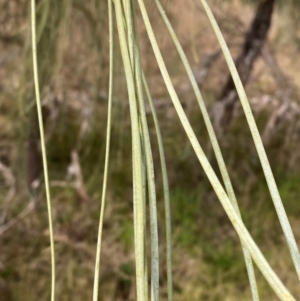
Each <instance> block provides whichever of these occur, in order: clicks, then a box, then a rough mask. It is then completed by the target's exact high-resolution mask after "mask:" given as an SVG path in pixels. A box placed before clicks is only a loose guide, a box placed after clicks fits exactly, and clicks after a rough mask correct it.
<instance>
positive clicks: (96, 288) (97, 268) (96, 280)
mask: <svg viewBox="0 0 300 301" xmlns="http://www.w3.org/2000/svg"><path fill="white" fill-rule="evenodd" d="M108 22H109V88H108V109H107V126H106V148H105V163H104V174H103V184H102V185H103V186H102V197H101V209H100V219H99V229H98V240H97V251H96V263H95V276H94V291H93V301H97V300H98V294H99V293H98V291H99V278H100V259H101V244H102V230H103V221H104V209H105V199H106V189H107V178H108V166H109V152H110V137H111V111H112V93H113V64H114V63H113V62H114V52H113V48H114V42H113V15H112V1H111V0H108Z"/></svg>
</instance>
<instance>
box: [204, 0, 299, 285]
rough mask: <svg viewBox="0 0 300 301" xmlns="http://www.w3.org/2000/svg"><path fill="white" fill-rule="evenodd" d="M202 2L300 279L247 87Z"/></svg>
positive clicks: (295, 250) (291, 238) (295, 251)
mask: <svg viewBox="0 0 300 301" xmlns="http://www.w3.org/2000/svg"><path fill="white" fill-rule="evenodd" d="M201 2H202V5H203V7H204V9H205V11H206V14H207V16H208V18H209V20H210V23H211V25H212V27H213V29H214V31H215V34H216V36H217V38H218V41H219V43H220V46H221V48H222V51H223V53H224V56H225V59H226V62H227V65H228V67H229V70H230V73H231V75H232V78H233V81H234V84H235V86H236V89H237V92H238V95H239V97H240V100H241V104H242V107H243V109H244V112H245V115H246V118H247V122H248V125H249V128H250V131H251V134H252V137H253V140H254V144H255V147H256V150H257V153H258V156H259V159H260V162H261V165H262V168H263V171H264V174H265V178H266V181H267V184H268V187H269V190H270V193H271V196H272V200H273V203H274V206H275V209H276V212H277V215H278V218H279V221H280V224H281V227H282V229H283V232H284V235H285V237H286V240H287V244H288V247H289V251H290V253H291V256H292V259H293V263H294V266H295V268H296V272H297V275H298V278H299V280H300V253H299V249H298V246H297V243H296V240H295V237H294V234H293V231H292V228H291V225H290V223H289V220H288V218H287V215H286V212H285V209H284V206H283V204H282V201H281V197H280V195H279V192H278V188H277V185H276V183H275V179H274V176H273V173H272V170H271V166H270V163H269V160H268V157H267V154H266V151H265V149H264V146H263V143H262V140H261V137H260V134H259V131H258V128H257V125H256V122H255V119H254V117H253V114H252V111H251V107H250V104H249V101H248V98H247V95H246V92H245V89H244V87H243V84H242V82H241V80H240V77H239V75H238V72H237V70H236V67H235V65H234V62H233V59H232V57H231V55H230V52H229V49H228V46H227V45H226V42H225V39H224V37H223V36H222V33H221V31H220V28H219V26H218V24H217V22H216V19H215V18H214V16H213V14H212V11H211V10H210V8H209V6H208V4H207V2H206V0H201Z"/></svg>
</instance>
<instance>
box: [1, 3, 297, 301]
mask: <svg viewBox="0 0 300 301" xmlns="http://www.w3.org/2000/svg"><path fill="white" fill-rule="evenodd" d="M163 4H164V7H165V10H166V12H167V14H168V16H169V17H170V20H171V22H172V24H173V25H174V28H175V30H176V32H177V33H178V36H179V38H180V41H181V43H182V45H183V47H184V50H185V52H186V54H187V56H188V58H189V61H190V63H191V64H192V66H193V70H194V73H195V75H196V78H197V81H198V85H199V86H200V88H201V90H202V92H203V95H204V97H205V101H206V103H207V105H208V106H209V110H210V112H211V115H212V116H213V117H214V120H215V126H216V129H217V131H218V132H219V136H220V137H219V138H220V143H221V146H222V150H223V152H224V157H225V161H226V162H227V164H228V169H229V172H230V176H231V177H232V180H233V184H234V188H235V190H236V193H237V197H238V201H239V203H240V204H241V212H242V216H243V219H244V220H245V224H246V225H247V226H248V228H249V231H250V232H251V234H252V235H253V237H254V239H255V240H256V241H257V243H258V245H259V246H260V247H261V249H262V250H263V251H264V253H265V255H266V257H267V258H268V259H269V260H270V262H271V264H272V266H273V267H274V269H275V271H276V272H277V273H278V274H279V276H280V278H281V279H282V280H283V282H284V283H285V284H286V286H287V287H288V288H289V289H290V290H291V292H292V293H293V294H294V295H295V296H296V297H297V296H300V290H299V285H298V284H297V283H298V282H297V279H296V276H295V275H294V274H291V271H293V267H292V262H291V259H290V257H289V253H288V250H287V248H286V247H285V243H284V238H283V235H282V234H281V230H280V226H279V223H278V221H277V217H276V214H275V212H274V208H273V204H272V202H271V199H270V196H269V193H268V190H267V187H266V184H265V180H264V178H263V174H262V170H261V167H260V164H259V160H258V158H257V155H256V152H255V149H254V145H253V143H252V139H251V136H250V133H249V131H248V130H247V126H245V124H246V123H245V119H244V116H243V113H242V110H241V108H240V106H239V104H238V101H234V102H233V103H234V104H233V105H232V107H231V110H232V111H231V114H230V116H229V118H225V119H224V118H223V122H219V121H220V112H222V110H221V109H220V108H222V106H223V105H220V104H221V103H222V101H223V100H224V97H225V96H224V91H225V90H226V86H228V82H230V76H229V72H228V70H227V67H226V63H225V60H224V58H223V57H222V56H221V53H220V49H219V46H218V43H217V40H216V38H215V36H214V34H213V32H212V29H211V27H210V25H209V23H208V21H207V19H206V16H205V13H204V11H203V8H202V6H201V4H200V1H196V0H188V1H179V0H173V1H167V0H166V1H164V3H163ZM211 5H212V9H213V12H214V14H215V15H216V18H217V20H218V22H219V24H220V26H221V29H222V32H223V34H224V36H225V38H226V41H227V43H228V44H229V46H230V50H231V52H232V54H233V57H234V58H235V59H236V61H237V62H242V63H240V64H241V66H242V68H241V70H242V69H243V68H244V67H243V66H244V65H243V58H245V55H244V56H243V54H245V53H246V54H248V53H249V52H247V51H246V52H245V49H246V48H247V47H249V45H250V46H251V45H252V44H255V43H252V44H251V37H253V35H252V34H253V32H254V29H255V28H257V27H255V26H254V25H253V24H256V25H257V23H255V20H258V21H259V20H260V19H259V18H258V16H259V9H260V8H261V7H262V6H263V7H266V6H268V8H269V12H270V13H269V20H268V22H269V23H270V24H269V26H267V27H265V34H264V35H263V39H262V40H261V44H260V48H259V49H256V52H257V53H256V54H255V56H254V57H253V58H252V63H251V66H249V65H248V67H249V69H247V70H246V72H247V73H248V75H247V78H246V80H245V82H244V83H245V85H246V90H247V93H248V95H249V98H250V101H251V106H252V108H253V110H254V112H255V117H256V120H257V122H258V125H259V129H260V131H261V134H262V137H263V141H264V144H265V146H266V149H267V154H268V156H269V158H270V161H271V166H272V167H273V170H274V173H275V177H276V180H277V183H278V187H279V190H280V193H281V195H282V199H283V201H284V205H285V207H286V210H287V213H288V216H289V217H290V221H291V224H292V226H293V229H294V232H295V236H296V239H297V240H298V241H299V240H300V230H299V229H300V222H299V219H298V218H297V217H298V216H299V212H300V207H299V202H298V200H297V196H298V195H299V192H300V186H299V181H300V175H299V167H300V161H299V160H300V158H299V154H300V152H299V149H300V120H299V115H300V104H299V87H300V77H299V76H298V72H299V69H300V60H299V53H300V30H299V29H298V26H296V24H298V23H297V22H298V20H299V15H298V12H299V11H300V10H299V9H297V6H299V1H296V0H295V1H275V0H264V1H238V0H231V1H217V0H216V1H211ZM147 7H148V9H149V13H150V16H151V20H152V21H153V26H154V30H155V32H156V35H157V39H158V41H159V45H160V47H161V50H162V53H163V55H164V58H165V61H166V63H167V66H168V68H169V70H170V74H171V76H172V80H173V82H174V84H175V87H176V89H177V91H178V93H179V95H180V97H181V102H182V104H183V106H184V109H185V110H186V112H187V114H188V116H189V118H190V120H191V122H192V124H193V126H194V129H195V131H196V133H197V136H198V137H199V141H200V142H201V144H202V145H203V147H204V150H205V151H206V154H207V155H208V157H209V158H210V161H211V163H212V165H213V166H214V167H215V169H216V172H218V169H217V164H216V162H215V159H214V156H213V153H212V150H211V146H210V144H209V142H208V141H209V140H208V138H207V134H206V132H205V130H204V124H203V120H202V117H201V114H200V111H199V110H198V108H197V103H196V101H195V98H194V96H193V94H192V89H191V87H190V86H189V84H188V80H187V77H186V75H185V74H184V72H183V66H182V65H181V64H179V63H178V62H179V59H178V55H177V53H176V51H175V48H174V47H173V44H172V42H171V40H170V38H169V36H168V34H167V30H166V29H165V28H164V27H163V22H162V20H161V19H160V17H159V13H158V11H157V10H156V7H155V4H154V3H153V2H152V1H151V0H148V1H147ZM29 18H30V9H29V6H28V1H25V0H0V191H1V194H0V206H1V207H0V245H1V248H0V300H1V301H12V300H22V301H26V300H40V299H44V300H45V299H47V298H49V289H48V285H49V283H48V279H49V273H50V264H49V252H50V250H49V247H48V230H47V227H48V225H47V216H46V203H45V196H44V190H43V180H42V177H41V174H42V173H41V171H42V170H41V155H40V147H39V133H38V127H37V119H36V109H35V105H34V89H33V80H32V78H33V76H32V59H31V53H30V47H31V46H30V25H29ZM138 18H140V17H138ZM258 21H257V22H258ZM37 22H38V33H37V34H38V62H39V69H40V81H41V92H42V100H43V115H44V121H45V126H46V138H47V149H48V160H49V168H50V179H51V189H52V195H53V213H54V226H55V242H56V254H57V295H58V296H59V299H60V300H83V299H84V300H87V299H91V294H92V283H93V275H94V274H93V270H94V256H95V245H96V237H97V225H98V218H99V217H98V212H99V207H100V197H101V195H100V194H101V183H102V173H103V161H104V148H105V143H104V142H105V141H104V139H105V138H104V133H105V126H106V110H107V84H108V65H109V62H108V24H107V3H106V1H103V0H88V1H80V0H62V1H51V0H38V1H37ZM138 24H139V25H140V26H139V35H140V44H141V50H142V63H143V66H144V69H145V73H146V76H147V77H148V80H149V83H150V88H151V92H152V94H153V96H154V101H155V105H156V108H157V113H158V117H159V121H160V124H161V128H162V135H163V139H164V145H165V150H166V159H167V166H168V172H169V181H170V188H171V206H172V226H173V232H174V236H173V246H174V289H175V299H176V300H220V299H222V300H233V301H234V300H240V299H241V298H242V299H243V300H250V298H251V296H250V289H249V286H248V279H247V275H246V271H245V266H244V263H243V259H242V252H241V248H240V245H239V241H238V238H237V236H236V234H235V232H234V230H233V228H232V226H231V224H230V222H229V221H228V219H227V217H226V214H225V213H224V211H223V209H222V207H221V206H220V204H219V202H218V200H217V198H216V196H215V194H214V192H213V190H212V188H211V186H210V184H209V182H208V181H207V179H206V176H205V174H204V173H203V171H202V169H201V166H200V165H199V163H198V160H197V158H196V156H195V155H194V152H193V150H192V147H191V146H190V143H189V142H188V139H187V138H186V136H185V133H184V131H183V129H182V127H181V125H180V124H179V121H178V118H177V116H176V113H175V111H174V109H173V107H172V105H171V101H170V99H169V97H168V94H167V92H166V90H165V86H164V83H163V80H162V79H161V77H160V73H159V69H158V67H157V64H156V62H155V59H154V56H153V53H152V50H151V46H150V44H149V41H148V39H147V35H146V32H145V28H144V27H143V25H142V22H141V19H138ZM258 25H261V24H258ZM259 28H261V27H259ZM259 33H260V32H258V36H259V37H262V35H259ZM254 36H255V35H254ZM115 40H116V43H115V51H116V60H115V62H114V67H115V74H114V75H115V89H114V103H113V129H112V151H111V165H110V171H109V174H110V177H109V186H108V201H107V208H106V218H105V224H104V234H103V239H104V241H103V255H102V256H103V260H102V264H103V267H102V272H101V273H102V274H101V281H100V296H101V297H100V299H101V300H134V299H135V287H134V256H133V225H132V188H131V187H132V180H131V144H130V141H131V139H130V120H129V117H128V116H129V107H128V99H127V92H126V85H125V82H124V74H123V69H122V62H121V57H120V53H119V45H118V39H117V38H116V39H115ZM249 41H250V42H249ZM252 42H253V39H252ZM247 43H248V44H247ZM249 43H250V44H249ZM247 49H248V48H247ZM250 50H251V51H252V50H253V49H252V48H251V47H250ZM251 51H250V52H251ZM243 70H245V69H243ZM239 71H240V70H239ZM229 86H230V85H229ZM227 92H228V91H227ZM229 94H230V91H229ZM146 109H147V110H148V113H149V112H150V109H149V108H146ZM223 109H224V107H223ZM222 116H223V115H222ZM222 116H221V118H222ZM224 120H225V121H224ZM148 121H149V124H150V129H153V121H152V119H151V118H149V120H148ZM150 134H151V138H153V139H152V143H153V155H154V163H155V167H156V169H157V172H156V176H157V189H158V215H159V216H158V217H159V237H160V252H161V255H160V258H161V267H162V268H161V278H160V279H161V280H160V282H161V283H160V284H161V287H162V291H161V300H166V291H165V287H166V270H165V268H164V267H165V260H166V259H165V255H164V254H165V252H164V249H165V245H164V231H165V229H164V222H163V216H164V206H163V202H162V185H161V181H160V179H161V174H160V171H159V156H158V150H157V143H156V139H155V138H156V137H155V134H154V131H150ZM241 183H242V184H241ZM32 204H34V206H32ZM257 274H258V280H259V289H260V291H261V297H262V298H264V297H265V298H268V299H272V300H276V296H275V295H274V294H273V292H271V290H270V289H269V287H268V285H267V284H266V282H265V281H264V280H263V278H262V277H261V275H260V274H259V273H257Z"/></svg>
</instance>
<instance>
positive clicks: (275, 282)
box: [138, 0, 295, 300]
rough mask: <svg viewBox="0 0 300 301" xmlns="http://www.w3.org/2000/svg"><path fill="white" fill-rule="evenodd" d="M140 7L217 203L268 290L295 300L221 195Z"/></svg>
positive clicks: (163, 72) (140, 2) (221, 192)
mask: <svg viewBox="0 0 300 301" xmlns="http://www.w3.org/2000/svg"><path fill="white" fill-rule="evenodd" d="M138 3H139V6H140V10H141V13H142V18H143V21H144V24H145V27H146V30H147V33H148V37H149V39H150V43H151V45H152V48H153V51H154V54H155V57H156V60H157V63H158V65H159V68H160V70H161V73H162V76H163V78H164V81H165V84H166V86H167V89H168V91H169V94H170V96H171V99H172V101H173V104H174V107H175V109H176V111H177V113H178V116H179V118H180V120H181V123H182V125H183V127H184V129H185V131H186V134H187V136H188V138H189V140H190V142H191V144H192V146H193V148H194V151H195V153H196V155H197V157H198V159H199V161H200V163H201V165H202V167H203V169H204V171H205V173H206V175H207V177H208V179H209V180H210V182H211V184H212V186H213V188H214V190H215V192H216V194H217V196H218V197H219V200H220V201H221V203H222V205H223V207H224V209H225V211H226V213H227V215H228V217H229V219H230V220H231V222H232V224H233V226H234V228H235V229H236V231H237V233H238V235H239V236H240V238H241V239H242V240H243V242H244V245H245V246H246V247H247V249H248V250H249V252H250V254H251V256H252V258H253V259H254V261H255V262H256V264H257V265H258V267H259V269H260V270H261V272H262V273H263V275H264V276H265V278H266V279H267V281H268V282H269V284H270V285H271V287H272V288H273V290H274V291H275V292H276V294H277V295H278V297H279V298H280V299H281V300H295V298H294V297H293V296H292V295H291V294H290V292H289V291H288V290H287V289H286V287H285V286H284V285H283V284H282V282H281V281H280V279H279V278H278V276H277V275H276V274H275V273H274V271H273V270H272V269H271V267H270V266H269V264H268V262H267V261H266V259H265V258H264V256H263V255H262V253H261V251H260V250H259V248H258V247H257V245H256V244H255V242H254V241H253V239H252V237H251V235H250V234H249V232H248V230H247V229H246V227H245V226H244V224H243V222H242V220H241V218H240V217H239V215H238V214H237V213H236V210H235V208H234V207H233V205H232V204H231V201H230V200H229V198H228V196H227V194H226V192H225V191H224V189H223V187H222V185H221V183H220V181H219V180H218V178H217V176H216V174H215V172H214V171H213V169H212V167H211V165H210V163H209V162H208V160H207V158H206V156H205V154H204V152H203V150H202V148H201V146H200V144H199V142H198V140H197V138H196V136H195V133H194V132H193V130H192V128H191V125H190V123H189V121H188V119H187V117H186V115H185V113H184V111H183V108H182V106H181V104H180V101H179V99H178V96H177V94H176V91H175V89H174V87H173V85H172V82H171V79H170V76H169V74H168V71H167V69H166V66H165V63H164V61H163V58H162V55H161V52H160V50H159V47H158V45H157V41H156V38H155V36H154V33H153V29H152V26H151V23H150V20H149V17H148V14H147V11H146V8H145V5H144V2H143V0H138Z"/></svg>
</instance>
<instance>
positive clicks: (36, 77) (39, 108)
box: [31, 0, 55, 301]
mask: <svg viewBox="0 0 300 301" xmlns="http://www.w3.org/2000/svg"><path fill="white" fill-rule="evenodd" d="M35 14H36V10H35V0H31V35H32V58H33V75H34V87H35V95H36V107H37V114H38V121H39V130H40V136H41V149H42V159H43V169H44V179H45V189H46V199H47V209H48V223H49V234H50V249H51V301H54V300H55V250H54V234H53V222H52V209H51V197H50V185H49V176H48V166H47V153H46V145H45V135H44V125H43V115H42V105H41V98H40V88H39V75H38V62H37V45H36V44H37V43H36V17H35Z"/></svg>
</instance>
